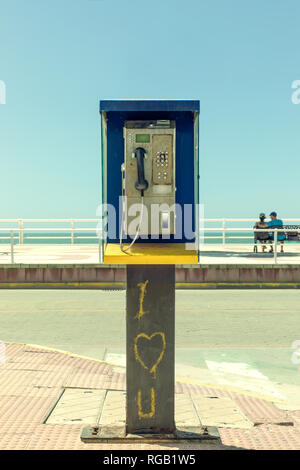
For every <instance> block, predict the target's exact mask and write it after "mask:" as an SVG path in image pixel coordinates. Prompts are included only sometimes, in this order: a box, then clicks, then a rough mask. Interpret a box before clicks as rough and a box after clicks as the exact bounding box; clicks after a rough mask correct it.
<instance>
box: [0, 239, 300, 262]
mask: <svg viewBox="0 0 300 470" xmlns="http://www.w3.org/2000/svg"><path fill="white" fill-rule="evenodd" d="M259 250H261V248H260V247H259ZM278 250H280V248H278ZM284 250H285V252H284V253H278V260H277V261H278V264H299V263H300V244H299V243H296V244H291V243H290V244H289V243H286V245H285V246H284ZM14 262H15V263H17V264H18V263H22V264H56V265H57V264H74V263H76V264H99V246H98V245H97V244H94V245H92V244H90V245H88V244H80V245H79V244H78V245H76V244H75V245H53V244H52V245H48V244H40V245H15V246H14ZM10 263H11V250H10V245H4V244H1V245H0V264H10ZM200 263H201V264H260V263H261V264H273V263H274V256H273V254H272V253H262V252H261V251H259V252H258V253H254V252H253V244H250V243H249V244H244V245H243V244H227V245H224V246H223V245H221V244H204V245H203V246H201V249H200Z"/></svg>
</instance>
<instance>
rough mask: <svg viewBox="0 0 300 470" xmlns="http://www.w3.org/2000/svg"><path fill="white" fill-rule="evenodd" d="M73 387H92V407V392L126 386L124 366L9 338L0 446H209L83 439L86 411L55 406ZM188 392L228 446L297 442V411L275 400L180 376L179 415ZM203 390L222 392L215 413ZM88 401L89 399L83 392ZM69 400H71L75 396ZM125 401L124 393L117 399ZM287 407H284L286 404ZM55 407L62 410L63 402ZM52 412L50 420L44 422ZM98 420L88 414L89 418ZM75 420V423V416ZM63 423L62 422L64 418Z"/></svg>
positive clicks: (0, 393) (1, 369)
mask: <svg viewBox="0 0 300 470" xmlns="http://www.w3.org/2000/svg"><path fill="white" fill-rule="evenodd" d="M76 389H77V390H78V391H79V392H80V391H81V392H82V389H86V391H87V392H88V393H90V392H91V394H94V397H93V400H92V404H91V408H92V409H95V399H96V398H97V396H98V398H99V400H101V397H103V396H104V392H103V391H106V392H105V393H110V392H111V391H112V390H113V391H120V392H122V391H124V390H125V374H124V370H123V369H122V368H118V367H114V366H112V365H109V364H108V363H105V362H101V361H92V360H87V359H83V358H81V357H76V356H72V355H70V354H62V353H59V352H56V351H53V350H49V349H39V348H36V347H31V346H27V345H18V344H9V345H6V361H5V363H4V364H2V365H0V426H1V431H0V449H2V450H3V449H99V450H100V449H106V450H107V449H111V450H113V449H124V450H125V449H149V450H151V449H160V450H162V449H167V450H170V449H189V450H192V449H207V448H212V446H209V445H207V446H204V445H201V444H199V443H188V442H187V443H175V442H174V443H172V442H170V443H168V444H166V443H164V444H160V443H157V444H133V443H132V444H84V443H82V442H81V441H80V435H81V430H82V428H83V427H85V426H86V425H87V424H96V423H91V422H89V423H87V422H83V421H85V417H84V416H83V415H82V416H81V418H77V420H76V421H74V424H70V423H68V424H67V423H66V421H64V419H63V417H62V415H61V414H60V416H59V419H58V420H57V418H56V419H55V416H54V415H53V413H52V410H53V409H54V407H55V405H56V404H57V401H58V400H59V398H60V397H61V395H62V392H63V391H64V390H65V393H66V391H70V390H72V393H71V395H72V394H74V390H75V391H76ZM87 389H88V390H87ZM101 391H102V392H101ZM66 396H67V395H65V397H66ZM188 397H193V399H194V401H195V403H196V404H197V407H198V412H199V414H200V418H201V417H202V419H204V420H214V419H217V420H221V422H219V426H218V428H219V432H220V436H221V439H222V446H221V448H223V449H228V448H239V449H300V411H299V410H298V411H295V410H290V411H287V410H284V409H279V408H278V406H275V405H274V404H273V403H271V402H270V401H266V400H262V399H259V398H255V397H252V396H249V395H247V394H243V393H235V392H231V391H227V390H226V389H220V388H214V387H210V386H201V385H193V384H189V383H182V382H177V383H176V401H177V403H178V408H177V411H176V413H177V415H176V416H177V418H176V419H186V417H184V418H182V415H183V413H180V411H182V410H183V408H182V406H183V404H184V403H186V401H187V398H188ZM205 397H211V398H212V397H214V400H216V399H217V398H219V401H218V403H219V407H214V406H213V405H212V406H211V410H212V412H211V413H210V412H209V406H207V404H206V403H207V398H205ZM81 399H82V393H81ZM224 399H227V400H224ZM84 400H85V403H86V398H84ZM205 400H206V401H205ZM65 401H66V402H67V404H69V405H70V401H69V402H68V400H65ZM212 401H213V400H212ZM121 402H122V400H121V401H120V406H121ZM232 403H234V405H235V406H234V407H233V406H232ZM224 404H225V405H226V407H227V418H228V419H227V420H226V419H224V416H223V415H224V406H223V405H224ZM228 406H229V408H230V413H231V415H232V413H235V415H234V416H235V417H237V419H236V420H235V422H232V420H231V418H230V417H229V415H228V413H229V411H228V410H229V408H228ZM282 407H283V408H285V406H284V405H282ZM56 410H58V411H59V408H58V407H57V408H56ZM123 413H124V410H123ZM222 413H223V415H222ZM237 413H238V414H237ZM58 415H59V413H58ZM71 415H72V413H71ZM71 415H69V417H70V416H71ZM96 415H97V413H96ZM96 415H95V416H96ZM51 416H52V418H51ZM47 418H49V420H48V423H51V424H44V423H45V421H47ZM80 419H81V421H80ZM95 419H96V418H95V417H93V416H89V417H88V419H87V421H90V420H95ZM191 419H193V417H191ZM70 421H71V423H73V421H72V417H71V419H70ZM55 422H57V424H55ZM62 422H64V423H65V424H61V423H62ZM100 424H101V421H100Z"/></svg>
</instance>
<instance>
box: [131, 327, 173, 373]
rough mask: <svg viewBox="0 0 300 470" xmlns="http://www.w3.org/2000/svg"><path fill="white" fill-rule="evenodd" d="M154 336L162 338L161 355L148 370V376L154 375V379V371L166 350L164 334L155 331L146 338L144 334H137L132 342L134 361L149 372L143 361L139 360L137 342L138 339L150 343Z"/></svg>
mask: <svg viewBox="0 0 300 470" xmlns="http://www.w3.org/2000/svg"><path fill="white" fill-rule="evenodd" d="M155 336H161V338H162V342H163V348H162V350H161V353H160V355H159V357H158V359H157V361H156V362H155V364H154V365H153V366H152V367H151V369H150V374H153V375H154V378H155V374H156V369H157V366H158V364H159V363H160V361H161V360H162V358H163V355H164V354H165V350H166V337H165V334H164V333H162V332H160V331H157V332H155V333H152V335H151V336H148V335H146V334H145V333H140V334H138V335H137V336H136V337H135V340H134V355H135V359H136V360H137V361H139V363H140V364H141V365H142V366H143V367H144V369H146V370H149V367H148V366H146V364H145V363H144V361H143V359H142V358H141V356H140V355H139V350H138V345H137V343H138V340H139V339H140V338H146V339H148V340H149V341H151V339H152V338H154V337H155Z"/></svg>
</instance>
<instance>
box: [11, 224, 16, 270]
mask: <svg viewBox="0 0 300 470" xmlns="http://www.w3.org/2000/svg"><path fill="white" fill-rule="evenodd" d="M10 262H11V264H14V262H15V260H14V231H13V230H11V231H10Z"/></svg>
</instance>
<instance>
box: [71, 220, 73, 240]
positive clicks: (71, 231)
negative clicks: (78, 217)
mask: <svg viewBox="0 0 300 470" xmlns="http://www.w3.org/2000/svg"><path fill="white" fill-rule="evenodd" d="M71 243H72V245H73V244H74V220H71Z"/></svg>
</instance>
